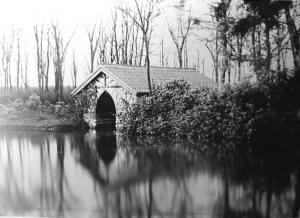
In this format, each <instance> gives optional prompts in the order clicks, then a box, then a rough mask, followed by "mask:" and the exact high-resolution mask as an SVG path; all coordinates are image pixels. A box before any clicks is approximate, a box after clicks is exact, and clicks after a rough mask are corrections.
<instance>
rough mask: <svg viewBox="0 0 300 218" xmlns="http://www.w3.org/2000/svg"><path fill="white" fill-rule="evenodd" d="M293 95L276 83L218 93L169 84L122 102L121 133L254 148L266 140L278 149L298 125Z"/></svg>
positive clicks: (284, 80)
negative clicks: (171, 137)
mask: <svg viewBox="0 0 300 218" xmlns="http://www.w3.org/2000/svg"><path fill="white" fill-rule="evenodd" d="M291 90H292V91H291ZM294 92H295V90H293V89H291V84H290V80H288V79H287V78H280V77H278V78H276V80H270V79H269V80H266V81H262V82H259V83H250V82H243V83H241V84H239V85H235V86H226V87H224V88H223V89H222V91H218V90H217V89H212V88H205V87H204V88H201V89H198V90H191V88H190V86H189V84H188V83H187V82H185V81H181V80H177V81H172V82H169V83H167V84H163V85H161V86H158V87H155V89H154V91H153V92H152V93H151V94H150V95H149V96H144V97H142V98H139V99H138V100H137V101H136V102H135V103H133V104H129V103H127V102H124V108H123V109H124V110H123V112H122V113H121V114H120V115H119V118H120V121H121V123H122V124H123V125H122V127H121V131H122V132H125V133H127V134H138V135H148V136H158V135H168V136H180V137H186V136H187V137H192V138H200V139H203V140H209V141H214V142H216V143H215V144H218V143H227V144H235V145H236V144H237V142H240V143H241V144H248V143H252V142H254V143H256V144H257V143H258V141H257V140H258V139H260V141H261V142H263V141H264V140H266V139H267V138H270V137H272V139H273V140H272V142H274V143H280V142H281V141H282V140H285V138H284V137H283V134H284V133H285V132H286V131H288V130H289V129H291V127H292V126H294V127H295V126H296V125H297V123H296V122H297V119H296V113H295V112H296V110H297V108H296V107H295V103H294V102H295V99H293V97H292V96H294V97H295V96H296V95H295V93H294ZM293 94H294V95H293ZM289 121H290V122H289ZM274 134H275V135H274Z"/></svg>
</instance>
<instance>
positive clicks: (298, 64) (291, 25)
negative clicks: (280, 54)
mask: <svg viewBox="0 0 300 218" xmlns="http://www.w3.org/2000/svg"><path fill="white" fill-rule="evenodd" d="M285 16H286V22H287V26H288V31H289V35H290V42H291V47H292V51H293V57H294V66H295V71H296V73H297V71H298V70H300V36H299V32H298V31H297V27H296V25H295V21H294V20H293V19H292V17H291V14H290V11H289V8H288V7H287V8H286V9H285Z"/></svg>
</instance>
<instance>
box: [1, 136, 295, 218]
mask: <svg viewBox="0 0 300 218" xmlns="http://www.w3.org/2000/svg"><path fill="white" fill-rule="evenodd" d="M149 144H151V146H150V147H151V148H150V147H149V146H148V145H149ZM185 145H188V143H185ZM298 163H299V162H298V161H297V158H292V159H291V157H289V158H284V155H281V156H280V158H279V157H277V156H276V155H268V156H263V155H256V156H255V157H252V156H251V155H250V156H249V155H244V156H243V155H241V156H240V158H234V159H233V158H229V157H228V158H217V157H215V156H214V155H213V154H212V153H211V154H210V155H208V154H207V153H201V152H198V151H196V150H192V149H188V148H186V147H182V146H181V145H180V144H179V143H171V142H169V141H167V140H165V141H139V140H129V139H126V138H124V137H121V136H116V135H114V134H113V133H111V132H97V133H96V132H88V133H82V132H73V133H71V132H70V133H49V132H21V131H20V132H9V131H7V132H4V131H1V132H0V216H1V215H6V216H54V217H126V218H130V217H178V218H183V217H209V218H210V217H230V218H234V217H291V216H297V215H298V212H299V206H300V203H299V202H300V184H299V183H300V179H299V178H300V176H299V173H298V171H299V167H298V166H299V164H298Z"/></svg>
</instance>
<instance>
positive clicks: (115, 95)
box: [77, 73, 136, 128]
mask: <svg viewBox="0 0 300 218" xmlns="http://www.w3.org/2000/svg"><path fill="white" fill-rule="evenodd" d="M105 91H106V92H107V93H108V94H110V96H111V97H112V99H113V101H114V103H115V107H116V127H118V126H119V125H120V123H119V120H118V114H119V113H120V111H121V110H122V101H123V100H126V101H128V102H134V101H135V100H136V96H135V95H134V94H132V93H131V92H129V91H128V90H126V89H124V88H123V87H122V86H121V85H120V84H118V83H117V82H116V81H114V80H113V79H112V78H110V77H109V76H106V75H105V74H104V73H101V74H100V75H99V76H98V78H97V79H96V80H94V81H93V82H91V83H90V84H89V85H88V86H87V87H86V88H85V89H84V90H82V92H81V93H80V94H79V95H78V96H77V98H78V99H81V101H82V102H81V105H82V106H83V107H84V109H83V111H82V113H83V119H84V120H85V121H86V122H87V123H88V125H89V127H90V128H95V126H96V106H97V102H98V99H99V98H100V96H101V95H102V94H103V92H105Z"/></svg>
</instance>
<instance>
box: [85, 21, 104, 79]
mask: <svg viewBox="0 0 300 218" xmlns="http://www.w3.org/2000/svg"><path fill="white" fill-rule="evenodd" d="M87 35H88V38H89V46H90V64H89V66H88V67H89V71H90V73H93V72H94V65H95V57H96V53H97V50H98V46H99V43H100V35H101V25H99V27H97V25H96V24H95V25H94V26H93V27H92V28H91V29H88V30H87Z"/></svg>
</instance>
